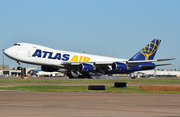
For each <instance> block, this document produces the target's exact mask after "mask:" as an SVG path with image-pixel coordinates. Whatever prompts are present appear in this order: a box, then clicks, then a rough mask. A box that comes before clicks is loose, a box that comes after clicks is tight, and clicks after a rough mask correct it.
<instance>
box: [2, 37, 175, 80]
mask: <svg viewBox="0 0 180 117" xmlns="http://www.w3.org/2000/svg"><path fill="white" fill-rule="evenodd" d="M160 42H161V40H159V39H153V40H152V41H151V42H149V43H148V44H147V45H146V46H145V47H144V48H142V49H141V50H140V51H139V52H138V53H137V54H135V55H134V56H133V57H132V58H130V59H119V58H112V57H103V56H97V55H90V54H85V53H76V52H69V51H62V50H55V49H51V48H48V47H44V46H41V45H36V44H29V43H16V44H14V45H13V46H12V47H10V48H8V49H6V50H5V51H4V54H5V55H6V56H7V57H9V58H11V59H13V60H15V61H17V62H18V63H19V62H24V63H29V64H35V65H41V69H42V70H43V71H49V72H52V71H57V70H58V69H60V68H63V69H68V76H69V78H73V77H75V76H74V73H76V74H78V76H79V77H83V78H90V77H91V75H90V74H89V72H94V73H103V74H123V73H132V72H134V71H141V70H150V69H155V67H156V66H163V65H170V64H158V65H156V64H154V63H152V62H156V61H167V60H173V59H174V58H171V59H157V60H153V58H154V56H155V54H156V52H157V49H158V47H159V45H160Z"/></svg>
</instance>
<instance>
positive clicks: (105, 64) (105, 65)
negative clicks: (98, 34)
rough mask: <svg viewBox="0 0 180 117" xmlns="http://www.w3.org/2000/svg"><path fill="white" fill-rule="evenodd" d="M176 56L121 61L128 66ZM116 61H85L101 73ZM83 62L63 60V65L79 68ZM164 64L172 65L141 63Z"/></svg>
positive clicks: (146, 66)
mask: <svg viewBox="0 0 180 117" xmlns="http://www.w3.org/2000/svg"><path fill="white" fill-rule="evenodd" d="M174 59H175V58H168V59H157V60H139V61H128V60H127V61H121V62H120V63H124V64H126V65H127V67H133V66H138V63H151V62H158V61H168V60H174ZM114 62H115V61H97V62H88V63H87V62H85V64H90V65H92V66H94V68H95V71H97V72H100V73H105V71H108V70H112V64H113V63H114ZM80 64H83V62H63V63H62V65H63V66H65V67H66V68H70V69H74V70H78V68H79V65H80ZM164 65H171V64H158V65H140V66H139V67H141V68H150V67H156V66H164Z"/></svg>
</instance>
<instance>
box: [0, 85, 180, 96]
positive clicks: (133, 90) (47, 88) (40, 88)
mask: <svg viewBox="0 0 180 117" xmlns="http://www.w3.org/2000/svg"><path fill="white" fill-rule="evenodd" d="M0 89H3V90H26V91H53V92H112V93H177V94H180V92H173V91H142V90H141V89H140V86H128V87H124V88H116V87H113V86H109V85H108V86H106V90H88V86H60V85H29V86H9V87H0Z"/></svg>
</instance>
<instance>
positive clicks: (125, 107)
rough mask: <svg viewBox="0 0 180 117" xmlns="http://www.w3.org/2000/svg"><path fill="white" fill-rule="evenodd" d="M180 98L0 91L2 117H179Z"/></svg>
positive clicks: (176, 96)
mask: <svg viewBox="0 0 180 117" xmlns="http://www.w3.org/2000/svg"><path fill="white" fill-rule="evenodd" d="M179 110H180V94H153V93H100V92H39V91H5V90H1V91H0V117H32V116H33V117H59V116H63V117H84V116H86V117H92V116H98V117H118V116H179V115H180V111H179Z"/></svg>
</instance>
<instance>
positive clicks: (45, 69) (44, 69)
mask: <svg viewBox="0 0 180 117" xmlns="http://www.w3.org/2000/svg"><path fill="white" fill-rule="evenodd" d="M41 70H42V71H47V72H53V71H57V70H59V68H56V67H50V66H43V65H42V66H41Z"/></svg>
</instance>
